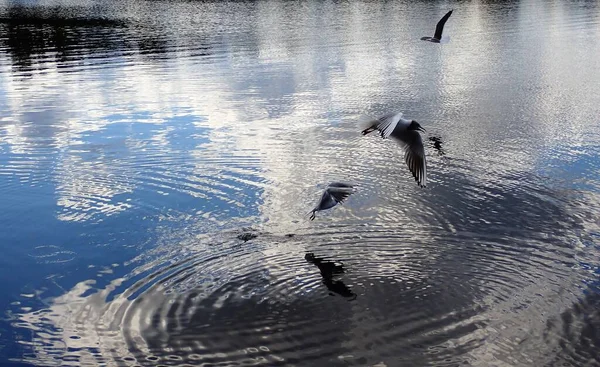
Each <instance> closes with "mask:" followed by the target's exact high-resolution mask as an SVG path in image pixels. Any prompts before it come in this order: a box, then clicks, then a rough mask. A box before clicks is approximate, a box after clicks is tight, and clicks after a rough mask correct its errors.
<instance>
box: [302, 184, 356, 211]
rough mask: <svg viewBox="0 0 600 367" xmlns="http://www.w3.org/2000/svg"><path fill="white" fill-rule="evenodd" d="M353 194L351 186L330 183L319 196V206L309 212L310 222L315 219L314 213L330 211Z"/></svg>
mask: <svg viewBox="0 0 600 367" xmlns="http://www.w3.org/2000/svg"><path fill="white" fill-rule="evenodd" d="M353 192H354V188H353V187H352V185H348V184H345V183H341V182H333V183H330V184H329V186H327V188H326V189H325V192H324V193H323V196H321V201H319V204H317V206H316V207H315V208H314V209H313V210H312V211H311V216H310V220H313V219H315V212H317V211H319V210H326V209H330V208H333V207H334V206H336V205H337V204H341V203H342V202H343V201H344V200H346V198H348V196H350V195H351V194H352V193H353Z"/></svg>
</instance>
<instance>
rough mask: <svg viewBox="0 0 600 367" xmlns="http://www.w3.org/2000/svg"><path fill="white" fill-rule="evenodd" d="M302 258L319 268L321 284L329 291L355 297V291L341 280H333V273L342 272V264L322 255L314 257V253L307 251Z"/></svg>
mask: <svg viewBox="0 0 600 367" xmlns="http://www.w3.org/2000/svg"><path fill="white" fill-rule="evenodd" d="M304 259H305V260H306V261H307V262H309V263H311V264H313V265H315V266H316V267H317V268H319V272H320V273H321V276H322V277H323V284H325V286H326V287H327V289H329V290H330V291H331V292H333V293H336V294H339V295H340V296H342V297H344V298H350V299H351V300H354V299H356V297H357V295H356V293H354V292H352V290H350V288H348V286H347V285H346V284H344V282H342V281H341V280H334V279H333V277H334V276H335V275H340V274H344V265H343V264H336V263H335V262H334V261H330V260H325V259H324V258H322V257H316V256H315V254H314V253H312V252H308V253H306V255H304Z"/></svg>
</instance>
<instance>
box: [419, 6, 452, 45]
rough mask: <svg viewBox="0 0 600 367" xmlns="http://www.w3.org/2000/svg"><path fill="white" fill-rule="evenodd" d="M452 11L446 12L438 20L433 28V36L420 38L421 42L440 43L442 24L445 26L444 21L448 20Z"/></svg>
mask: <svg viewBox="0 0 600 367" xmlns="http://www.w3.org/2000/svg"><path fill="white" fill-rule="evenodd" d="M453 10H454V9H453ZM453 10H450V11H449V12H447V13H446V15H444V16H443V17H442V19H440V21H439V22H438V23H437V25H436V26H435V34H434V35H433V37H421V40H423V41H429V42H433V43H440V41H441V40H442V32H443V31H444V24H446V21H447V20H448V18H450V15H452V11H453Z"/></svg>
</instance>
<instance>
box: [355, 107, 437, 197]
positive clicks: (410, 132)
mask: <svg viewBox="0 0 600 367" xmlns="http://www.w3.org/2000/svg"><path fill="white" fill-rule="evenodd" d="M365 125H366V126H368V127H367V128H366V129H364V130H363V131H362V134H363V135H367V134H369V133H371V132H373V131H375V130H379V132H380V133H381V137H382V138H384V139H386V138H388V137H390V136H391V137H392V138H394V139H396V140H398V141H399V142H400V143H401V145H402V146H403V147H404V160H405V161H406V164H407V165H408V169H409V170H410V172H411V173H412V175H413V177H414V178H415V181H417V184H418V185H419V186H421V187H425V186H426V185H427V160H426V158H425V148H424V147H423V140H422V139H421V135H420V134H419V131H425V129H423V127H422V126H421V125H419V123H418V122H417V121H415V120H405V119H403V118H402V113H391V114H388V115H385V116H382V117H380V118H378V119H375V120H371V121H367V122H366V123H365Z"/></svg>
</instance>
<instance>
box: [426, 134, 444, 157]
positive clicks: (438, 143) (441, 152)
mask: <svg viewBox="0 0 600 367" xmlns="http://www.w3.org/2000/svg"><path fill="white" fill-rule="evenodd" d="M429 141H430V142H432V143H433V144H432V145H433V147H434V148H435V150H437V152H438V155H444V154H446V152H444V149H442V138H439V137H437V136H430V137H429Z"/></svg>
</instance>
